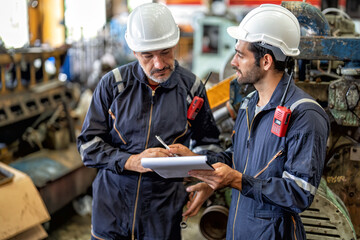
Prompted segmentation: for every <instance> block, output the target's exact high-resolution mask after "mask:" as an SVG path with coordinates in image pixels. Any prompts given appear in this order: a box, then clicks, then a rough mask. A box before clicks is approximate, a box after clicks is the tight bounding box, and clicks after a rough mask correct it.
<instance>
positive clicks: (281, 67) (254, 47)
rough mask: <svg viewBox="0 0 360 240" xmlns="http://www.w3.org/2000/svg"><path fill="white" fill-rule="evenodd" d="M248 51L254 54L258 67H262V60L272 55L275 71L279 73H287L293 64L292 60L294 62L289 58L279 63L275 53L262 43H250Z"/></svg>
mask: <svg viewBox="0 0 360 240" xmlns="http://www.w3.org/2000/svg"><path fill="white" fill-rule="evenodd" d="M248 50H249V51H250V52H252V53H253V54H254V57H255V63H256V65H257V66H258V67H260V59H261V58H262V57H263V56H264V55H265V54H270V55H271V57H272V58H273V60H274V63H275V69H276V70H278V71H285V68H287V67H288V66H289V63H290V62H291V61H290V60H292V59H291V58H287V59H286V60H285V61H277V60H276V58H275V56H274V54H273V52H272V51H271V50H270V49H267V48H265V47H263V46H261V43H260V42H254V43H249V46H248Z"/></svg>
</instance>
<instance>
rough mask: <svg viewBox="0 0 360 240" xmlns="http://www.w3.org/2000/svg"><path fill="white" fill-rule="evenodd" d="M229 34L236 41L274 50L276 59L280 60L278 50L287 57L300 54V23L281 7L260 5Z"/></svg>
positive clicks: (230, 28) (231, 29)
mask: <svg viewBox="0 0 360 240" xmlns="http://www.w3.org/2000/svg"><path fill="white" fill-rule="evenodd" d="M227 32H228V34H229V35H230V36H231V37H233V38H235V39H239V40H243V41H246V42H261V43H262V44H263V45H264V47H265V48H269V49H271V50H273V52H274V55H275V58H276V59H278V57H277V56H276V54H275V52H276V48H279V49H280V50H281V52H282V54H284V55H285V56H297V55H299V54H300V50H299V48H298V47H299V43H300V25H299V22H298V20H297V18H296V17H295V16H294V14H292V13H291V12H290V11H289V10H287V9H286V8H284V7H282V6H280V5H275V4H262V5H260V6H259V7H257V8H255V9H253V10H251V11H250V12H249V13H248V14H247V15H246V16H245V17H244V19H243V20H242V21H241V23H240V25H239V26H233V27H229V28H228V29H227ZM268 45H271V46H273V47H275V48H273V47H271V46H270V47H269V46H268ZM266 46H268V47H266ZM278 52H280V51H278ZM280 54H281V53H280ZM282 54H281V55H282ZM285 56H284V57H285Z"/></svg>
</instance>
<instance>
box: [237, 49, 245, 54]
mask: <svg viewBox="0 0 360 240" xmlns="http://www.w3.org/2000/svg"><path fill="white" fill-rule="evenodd" d="M235 52H237V53H238V54H241V55H244V53H243V52H241V51H239V50H237V49H235Z"/></svg>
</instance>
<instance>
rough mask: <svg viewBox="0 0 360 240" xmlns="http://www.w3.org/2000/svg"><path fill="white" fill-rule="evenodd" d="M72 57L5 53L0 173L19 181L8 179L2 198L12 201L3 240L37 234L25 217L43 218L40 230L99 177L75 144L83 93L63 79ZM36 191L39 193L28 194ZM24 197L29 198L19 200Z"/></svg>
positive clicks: (1, 217)
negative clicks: (64, 63)
mask: <svg viewBox="0 0 360 240" xmlns="http://www.w3.org/2000/svg"><path fill="white" fill-rule="evenodd" d="M66 51H67V48H57V49H43V48H23V49H18V50H13V51H7V50H6V49H5V48H3V49H2V52H1V54H0V66H1V83H0V153H1V154H0V164H1V165H0V170H1V169H2V172H4V171H6V172H10V173H11V174H12V175H15V177H13V176H12V175H11V174H8V175H4V174H3V176H2V178H6V179H8V181H7V182H4V184H1V185H0V191H1V192H2V193H4V192H5V193H6V194H5V193H4V195H3V196H1V198H2V200H4V199H5V197H9V198H6V199H7V200H6V201H5V200H4V201H5V203H3V204H5V205H2V207H1V210H0V225H1V226H2V227H1V228H0V239H9V238H11V237H14V236H18V235H19V234H23V232H24V231H27V230H29V229H31V228H32V227H33V226H34V224H35V222H34V223H33V222H31V223H30V224H29V225H26V226H24V225H23V221H22V219H23V217H24V216H27V215H29V216H38V215H40V217H39V218H38V221H37V222H36V223H37V224H42V223H44V222H48V221H49V220H50V217H51V214H53V213H55V212H56V211H58V210H59V209H60V208H62V207H64V206H65V205H67V204H68V203H71V201H73V200H74V199H76V198H77V197H78V196H81V195H82V194H85V193H87V191H88V189H89V187H90V186H91V183H92V181H93V179H94V177H95V175H96V170H95V169H89V168H85V167H84V165H83V163H82V161H81V159H80V156H79V153H78V151H77V148H76V143H75V139H76V133H75V132H76V131H75V130H76V128H77V124H76V118H74V116H73V114H72V113H73V110H74V108H75V107H76V104H77V102H78V100H79V95H80V94H79V92H80V90H79V91H76V90H77V88H76V87H75V86H72V87H71V88H69V87H68V83H66V82H61V81H60V80H59V79H58V78H57V76H58V74H59V69H60V65H61V59H62V56H63V55H64V54H65V53H66ZM50 60H51V63H53V65H52V66H53V67H52V68H51V67H50V68H49V65H48V64H51V63H49V61H50ZM49 69H51V71H50V70H49ZM1 166H3V167H1ZM19 176H20V177H19ZM28 177H30V178H29V179H30V180H29V179H28ZM24 179H27V180H26V181H24ZM29 182H30V183H29ZM25 184H26V185H25ZM28 185H29V186H30V187H29V186H28ZM31 186H35V187H36V188H35V187H34V189H33V190H32V193H30V192H28V193H27V192H26V191H25V188H26V189H31ZM5 190H6V191H5ZM28 191H29V190H28ZM21 193H26V195H24V194H23V195H21V196H18V195H16V194H19V195H20V194H21ZM10 196H16V199H17V200H14V199H13V200H12V199H11V197H10ZM21 199H23V201H21ZM35 201H36V202H37V203H38V204H32V205H30V206H29V205H28V204H29V202H31V203H34V202H35ZM44 207H45V208H44ZM19 209H20V210H21V214H20V213H19ZM40 213H41V214H40ZM5 222H6V223H7V224H4V223H5ZM50 223H51V222H50ZM40 226H41V225H40ZM22 239H24V238H22Z"/></svg>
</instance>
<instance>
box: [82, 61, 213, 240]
mask: <svg viewBox="0 0 360 240" xmlns="http://www.w3.org/2000/svg"><path fill="white" fill-rule="evenodd" d="M118 69H119V71H120V76H121V80H120V81H119V79H118V81H117V80H116V78H115V75H114V73H113V72H109V73H107V74H106V75H105V76H104V77H103V78H102V79H101V81H100V82H99V84H98V86H97V87H96V89H95V91H94V95H93V98H92V101H91V104H90V107H89V110H88V112H87V115H86V118H85V121H84V123H83V128H82V132H81V134H80V135H79V137H78V142H77V143H78V149H79V152H80V154H81V157H82V160H83V162H84V164H85V165H86V166H87V167H94V168H98V174H97V176H96V178H95V180H94V182H93V209H92V237H93V239H145V240H146V239H152V240H154V239H169V240H170V239H171V240H174V239H181V231H180V226H179V225H180V222H181V220H182V216H181V215H182V209H183V206H184V204H185V203H186V201H187V193H186V191H185V187H184V184H183V179H164V178H162V177H160V176H159V175H157V174H156V173H154V172H149V173H143V174H140V173H138V172H133V171H127V170H124V165H125V162H126V160H127V159H128V158H129V157H130V155H132V154H139V153H141V152H142V151H144V150H145V149H147V148H153V147H162V145H161V144H160V143H159V141H158V140H157V139H156V138H155V135H159V136H160V137H161V138H162V139H163V140H164V142H165V143H167V144H169V145H170V144H173V143H181V144H183V145H185V146H188V147H199V146H203V147H205V148H206V147H209V146H217V147H219V140H218V137H219V130H218V128H217V126H216V123H215V120H214V118H213V115H212V112H211V109H210V107H209V103H208V100H207V98H206V95H205V88H204V86H203V84H202V83H201V81H200V79H199V78H196V76H195V75H194V74H193V73H191V72H190V71H188V70H186V69H184V68H182V67H181V66H179V64H178V62H177V61H175V71H174V72H173V73H172V75H171V77H170V78H169V79H168V80H167V81H166V82H164V83H161V84H160V85H159V86H158V87H156V89H155V90H153V89H152V88H151V87H150V86H149V85H148V83H147V80H146V79H147V78H146V76H145V74H144V72H143V70H142V69H141V67H140V65H139V63H138V62H137V61H135V62H132V63H129V64H127V65H124V66H121V67H119V68H118ZM196 79H197V81H198V82H197V84H198V85H197V86H198V87H197V88H196V91H195V95H199V94H200V92H201V96H202V97H204V98H205V102H204V105H203V107H202V108H201V110H200V111H199V113H198V115H197V117H196V118H195V120H188V119H187V116H186V115H187V110H188V107H189V102H191V100H192V98H193V97H194V96H191V94H190V90H191V88H192V86H193V84H195V80H196ZM190 140H191V142H190ZM190 144H191V146H190ZM205 148H204V149H205Z"/></svg>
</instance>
